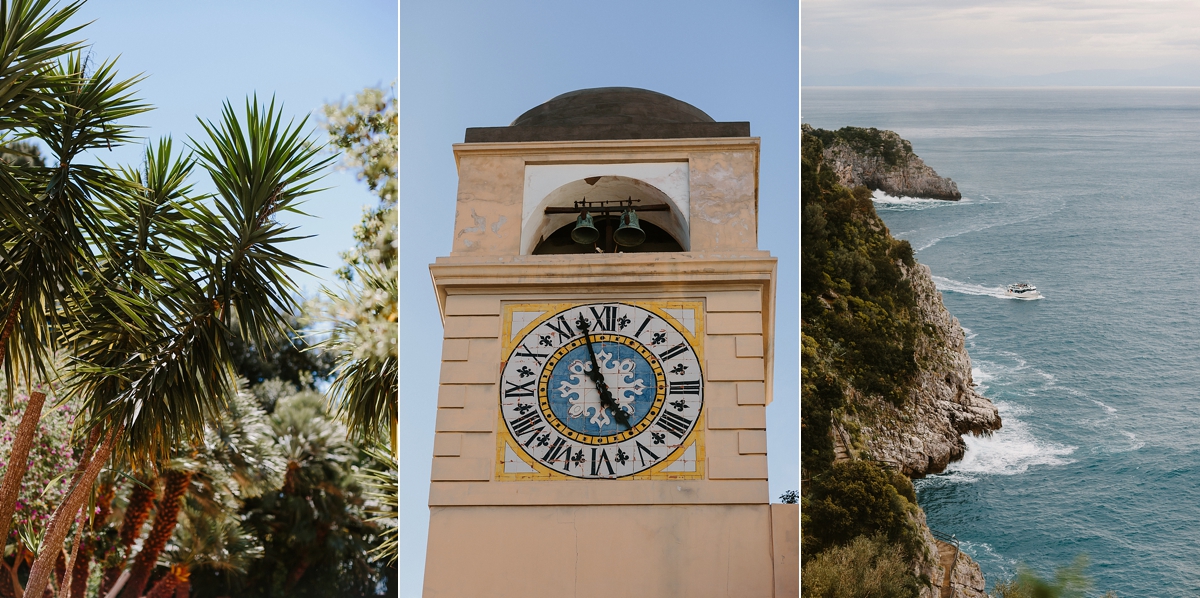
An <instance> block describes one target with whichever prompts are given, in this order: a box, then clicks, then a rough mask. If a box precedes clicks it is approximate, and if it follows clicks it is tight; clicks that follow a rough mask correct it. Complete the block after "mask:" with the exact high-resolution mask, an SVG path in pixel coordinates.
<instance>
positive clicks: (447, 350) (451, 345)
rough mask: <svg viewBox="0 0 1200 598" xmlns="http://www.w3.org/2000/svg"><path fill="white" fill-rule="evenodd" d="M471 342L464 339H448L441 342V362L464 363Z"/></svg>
mask: <svg viewBox="0 0 1200 598" xmlns="http://www.w3.org/2000/svg"><path fill="white" fill-rule="evenodd" d="M470 349H471V341H470V340H469V339H465V338H448V339H446V340H444V341H442V361H466V360H467V358H468V355H469V351H470Z"/></svg>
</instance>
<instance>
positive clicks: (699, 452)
mask: <svg viewBox="0 0 1200 598" xmlns="http://www.w3.org/2000/svg"><path fill="white" fill-rule="evenodd" d="M705 415H706V414H705V413H704V411H703V410H701V412H700V417H699V418H697V419H696V426H695V427H694V428H692V433H691V434H688V437H687V438H685V439H684V440H683V442H681V443H679V448H677V449H675V450H674V451H671V454H669V455H667V456H666V457H665V458H663V460H662V462H661V463H658V464H656V465H652V466H651V467H650V468H649V469H646V470H644V471H641V472H639V473H635V474H633V475H628V476H624V477H619V478H615V479H616V480H702V479H704V462H705V461H704V426H705V421H704V420H705ZM496 419H497V421H498V422H499V423H498V427H497V430H498V431H497V433H496V435H497V438H498V439H499V441H498V442H497V443H496V481H499V482H512V481H531V480H606V479H613V478H581V477H576V476H569V475H567V474H565V473H560V472H558V471H556V470H553V469H550V468H549V467H546V466H545V465H544V464H542V462H541V461H538V460H537V459H534V458H532V457H530V456H529V455H528V454H526V453H525V451H524V450H522V449H521V447H520V445H519V444H518V443H517V441H516V439H514V438H513V437H512V434H510V433H509V432H508V426H506V425H504V415H503V414H498V416H497V417H496ZM693 443H694V444H695V445H696V471H663V470H664V469H666V468H668V467H670V466H671V465H673V464H674V463H675V462H676V461H678V460H679V458H680V457H682V456H683V453H685V452H686V451H687V449H688V447H689V446H691V445H692V444H693ZM505 445H508V446H511V447H512V451H513V454H514V455H516V456H517V458H518V459H520V460H521V461H522V462H523V463H525V464H526V465H528V466H529V467H532V468H533V469H535V470H537V471H536V472H528V471H527V472H521V473H508V472H506V471H504V458H505V454H504V448H505Z"/></svg>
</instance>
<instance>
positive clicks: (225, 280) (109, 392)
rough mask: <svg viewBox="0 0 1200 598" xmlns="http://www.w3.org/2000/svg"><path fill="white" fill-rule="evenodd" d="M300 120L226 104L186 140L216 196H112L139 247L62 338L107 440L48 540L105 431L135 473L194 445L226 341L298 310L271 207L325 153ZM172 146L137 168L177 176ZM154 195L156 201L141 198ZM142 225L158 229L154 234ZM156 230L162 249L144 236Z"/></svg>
mask: <svg viewBox="0 0 1200 598" xmlns="http://www.w3.org/2000/svg"><path fill="white" fill-rule="evenodd" d="M305 122H306V121H301V122H300V123H294V122H290V123H287V124H286V125H285V124H284V123H283V121H282V115H281V111H280V110H278V109H276V107H275V103H274V101H272V102H271V103H270V105H269V106H261V105H259V104H258V102H257V99H254V100H248V101H247V103H246V109H245V122H244V124H243V121H242V120H241V119H240V118H239V117H238V115H237V114H236V112H235V111H234V109H233V107H232V106H231V105H230V104H228V103H227V104H226V105H225V108H224V110H223V114H222V120H221V121H220V122H219V123H206V122H202V125H203V126H204V128H205V131H206V133H207V135H208V140H207V141H208V143H209V144H211V146H210V145H208V144H203V145H202V144H200V143H198V142H196V141H194V140H193V141H192V145H193V146H194V148H195V151H196V153H197V155H198V157H199V163H200V164H201V165H202V166H203V168H204V169H205V170H206V171H207V172H208V174H209V176H210V178H211V179H212V181H213V183H214V184H215V185H216V188H217V190H218V193H217V194H216V195H215V196H213V197H211V198H186V196H182V192H181V191H180V188H179V187H178V186H177V187H175V188H174V189H170V190H167V189H154V188H152V186H151V185H150V184H147V185H145V187H146V189H147V194H146V195H144V196H142V197H140V198H139V204H138V207H139V209H138V210H137V211H136V212H134V211H131V210H129V209H125V210H124V211H122V210H121V209H119V208H120V205H121V204H120V201H119V200H118V201H114V204H115V205H117V206H118V209H117V210H116V211H114V215H113V218H114V219H118V217H119V216H120V214H121V213H124V214H125V216H124V222H126V225H131V224H132V225H136V230H138V231H140V234H139V235H138V236H136V237H134V238H135V239H137V241H136V242H137V243H139V244H138V245H135V246H133V247H131V248H130V252H129V253H125V254H122V256H120V257H116V256H114V257H112V258H109V259H106V260H104V261H103V262H102V263H101V264H100V268H98V275H97V276H96V277H95V278H92V279H90V282H91V283H92V286H90V287H89V288H88V294H87V295H85V297H86V302H83V304H81V305H79V306H78V308H79V310H80V311H81V312H82V313H83V314H84V316H83V321H84V322H86V324H87V325H86V326H79V327H77V328H76V329H74V330H73V331H72V333H71V335H70V338H69V340H70V342H71V343H72V345H73V346H74V348H75V354H76V356H77V357H76V360H75V364H74V370H73V373H72V377H71V379H70V383H71V386H72V388H73V390H74V391H75V392H76V393H78V394H79V395H80V396H81V397H83V398H84V400H85V404H86V405H87V411H88V413H89V415H90V417H91V428H92V430H93V431H101V432H102V434H103V438H104V441H103V442H101V443H99V446H100V449H98V450H97V451H96V456H95V458H93V459H91V460H90V462H89V464H88V470H87V471H88V473H85V474H84V475H81V476H80V480H79V482H78V483H77V485H76V490H80V489H82V490H80V491H79V492H75V491H73V492H72V493H71V494H70V495H69V498H68V501H67V502H66V503H65V508H63V509H61V513H59V514H56V517H55V520H54V521H53V522H52V523H51V524H50V527H49V528H48V529H47V532H46V538H47V540H46V543H45V544H46V548H47V549H52V550H58V549H59V548H60V547H61V546H62V542H63V540H64V539H65V537H66V532H67V528H68V527H69V522H70V518H73V517H74V514H75V513H77V512H78V509H79V506H80V505H81V504H82V501H83V498H84V496H85V493H86V490H87V489H89V488H90V487H91V484H92V481H93V480H94V479H95V474H94V473H90V472H91V471H92V468H93V466H96V463H95V461H96V460H97V459H101V460H104V459H107V457H108V455H107V451H108V450H111V449H112V446H113V440H115V439H116V438H117V437H120V438H121V441H122V442H121V443H120V445H119V447H118V448H117V451H116V454H115V457H116V458H117V459H118V461H119V462H122V463H126V464H129V465H130V466H133V467H135V468H139V469H141V470H144V471H145V470H150V469H153V466H154V463H162V462H165V461H167V460H168V459H170V457H171V456H172V452H173V451H174V450H175V448H176V447H180V446H186V445H187V444H190V443H191V442H195V441H199V440H200V439H201V438H202V436H203V431H204V422H206V421H209V420H212V419H213V418H215V417H217V416H218V414H219V413H220V412H221V411H222V410H223V409H224V408H225V407H226V406H227V405H228V403H229V401H230V397H231V396H232V395H233V393H235V392H236V389H237V384H236V376H235V373H234V371H233V368H232V365H231V355H230V351H229V345H230V343H231V341H232V340H233V339H235V338H241V339H243V340H247V341H251V342H253V343H254V344H255V345H256V346H260V347H269V346H270V343H271V340H272V339H273V338H279V337H281V336H283V337H286V332H287V330H286V321H285V319H284V317H283V315H282V314H287V313H291V312H292V311H293V310H294V309H295V308H296V307H298V305H297V301H296V299H295V292H296V288H295V285H294V283H293V282H292V280H291V278H290V271H291V270H295V269H298V268H301V267H303V266H304V265H306V264H307V262H304V261H303V260H300V259H299V258H296V257H295V256H292V255H290V254H288V253H286V252H285V251H283V250H282V249H281V248H280V244H281V243H284V242H287V241H290V240H293V239H295V238H296V237H294V236H290V235H291V234H292V232H293V230H294V229H293V228H291V227H287V226H285V225H282V224H280V223H279V222H278V221H277V220H276V216H277V215H278V214H279V213H281V212H286V211H293V212H294V211H297V210H296V207H295V204H296V203H297V201H298V200H299V199H300V198H301V197H303V196H305V195H308V194H310V193H313V192H314V191H315V190H314V189H313V187H312V185H313V183H314V182H315V181H316V179H317V178H318V176H319V173H320V171H321V170H322V169H323V168H324V166H325V165H326V164H327V163H328V162H329V161H330V160H331V158H327V159H317V158H316V154H317V153H318V152H319V151H320V147H318V146H316V145H315V144H313V143H312V142H311V140H310V139H309V138H308V137H305V136H304V135H303V129H304V126H305ZM169 151H170V145H169V143H168V142H164V143H163V144H160V151H159V152H158V153H156V154H154V153H152V154H151V155H148V157H147V164H160V165H169V166H166V167H163V168H159V171H160V172H184V173H185V172H186V171H187V170H188V169H189V168H188V167H187V166H186V163H187V159H185V158H181V159H174V158H168V157H166V156H165V154H169ZM175 165H178V167H176V166H175ZM152 178H153V177H150V176H148V177H146V179H145V180H146V181H148V183H149V182H151V179H152ZM182 178H186V175H185V176H183V177H167V179H169V181H171V182H177V181H180V180H182ZM155 198H158V200H161V203H160V204H159V205H158V207H154V206H151V207H146V206H145V205H144V204H145V203H147V202H150V203H153V202H154V201H157V200H156V199H155ZM202 199H204V200H208V201H209V202H211V207H210V206H209V205H208V204H206V203H205V201H202ZM142 208H145V209H142ZM159 208H161V209H159ZM118 221H120V220H118ZM150 229H155V230H158V231H160V232H159V234H158V235H151V234H149V233H148V232H146V231H149V230H150ZM164 233H170V234H164ZM163 239H171V241H170V245H169V246H168V245H164V246H162V247H156V246H154V243H156V242H158V243H164V242H165V241H163ZM129 256H132V257H129ZM85 460H86V459H85ZM98 469H99V468H98V466H96V467H95V470H96V472H97V473H98ZM164 525H165V521H164ZM164 533H166V532H164ZM52 567H53V558H52V557H51V556H50V553H48V552H46V551H43V553H42V554H40V555H39V557H38V560H37V562H35V564H34V566H33V569H32V571H31V573H30V582H29V585H28V586H27V591H35V592H40V591H41V588H42V587H44V586H45V584H46V583H47V581H48V579H49V572H50V570H51V569H52ZM35 595H36V594H35Z"/></svg>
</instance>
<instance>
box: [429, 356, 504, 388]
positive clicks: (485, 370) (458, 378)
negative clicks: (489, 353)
mask: <svg viewBox="0 0 1200 598" xmlns="http://www.w3.org/2000/svg"><path fill="white" fill-rule="evenodd" d="M499 379H500V364H498V363H496V362H495V361H492V362H491V363H488V362H484V361H443V362H442V376H441V383H442V384H495V383H496V381H497V380H499Z"/></svg>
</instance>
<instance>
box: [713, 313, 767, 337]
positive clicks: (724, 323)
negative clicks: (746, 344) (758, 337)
mask: <svg viewBox="0 0 1200 598" xmlns="http://www.w3.org/2000/svg"><path fill="white" fill-rule="evenodd" d="M762 331H763V323H762V314H761V313H759V312H745V311H735V312H728V313H710V314H708V333H709V334H762Z"/></svg>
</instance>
